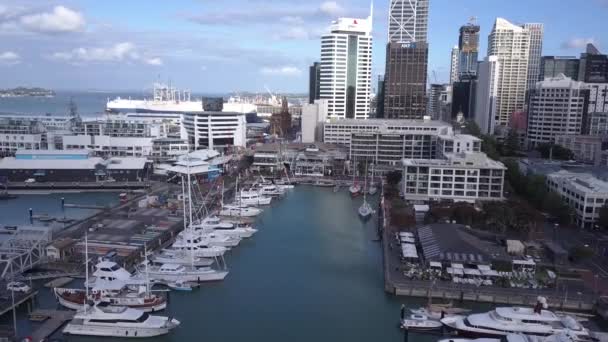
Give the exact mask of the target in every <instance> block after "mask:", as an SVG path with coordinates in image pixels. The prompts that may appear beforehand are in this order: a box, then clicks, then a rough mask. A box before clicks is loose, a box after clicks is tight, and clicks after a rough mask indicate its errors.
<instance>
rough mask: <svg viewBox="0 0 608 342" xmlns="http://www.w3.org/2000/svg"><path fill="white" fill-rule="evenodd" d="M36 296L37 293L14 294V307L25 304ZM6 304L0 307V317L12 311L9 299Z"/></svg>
mask: <svg viewBox="0 0 608 342" xmlns="http://www.w3.org/2000/svg"><path fill="white" fill-rule="evenodd" d="M37 294H38V291H32V292H28V293H26V294H22V293H20V292H15V307H18V306H19V305H21V304H23V303H25V302H27V301H28V300H30V299H32V298H34V297H35V296H36V295H37ZM7 303H8V304H7V305H5V306H1V307H0V316H2V315H4V314H6V313H7V312H10V311H12V310H13V305H12V301H11V299H9V300H8V302H7Z"/></svg>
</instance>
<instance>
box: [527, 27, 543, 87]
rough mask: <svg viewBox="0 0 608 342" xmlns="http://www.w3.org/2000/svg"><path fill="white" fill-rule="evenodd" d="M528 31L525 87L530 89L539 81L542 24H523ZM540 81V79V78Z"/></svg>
mask: <svg viewBox="0 0 608 342" xmlns="http://www.w3.org/2000/svg"><path fill="white" fill-rule="evenodd" d="M523 27H524V29H527V30H528V31H529V32H530V54H529V58H528V83H527V88H526V89H532V88H534V86H535V85H536V82H538V81H539V79H538V78H539V75H540V63H541V62H540V59H541V56H542V54H543V37H544V26H543V24H538V23H527V24H524V26H523ZM541 81H542V80H541Z"/></svg>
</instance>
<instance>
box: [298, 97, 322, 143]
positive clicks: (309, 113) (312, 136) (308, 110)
mask: <svg viewBox="0 0 608 342" xmlns="http://www.w3.org/2000/svg"><path fill="white" fill-rule="evenodd" d="M326 119H327V100H316V101H315V103H313V104H308V105H305V106H304V108H303V109H302V142H303V143H307V144H308V143H313V142H321V141H322V140H323V123H324V122H325V120H326Z"/></svg>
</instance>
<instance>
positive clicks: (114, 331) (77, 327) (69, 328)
mask: <svg viewBox="0 0 608 342" xmlns="http://www.w3.org/2000/svg"><path fill="white" fill-rule="evenodd" d="M171 329H172V328H171V327H164V328H141V327H119V326H116V325H110V326H105V325H92V324H86V325H85V324H78V323H72V322H70V323H68V324H67V325H66V326H65V328H64V329H63V334H64V335H82V336H104V337H125V338H144V337H154V336H161V335H166V334H168V333H169V331H171Z"/></svg>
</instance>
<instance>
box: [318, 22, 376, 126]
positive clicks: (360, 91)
mask: <svg viewBox="0 0 608 342" xmlns="http://www.w3.org/2000/svg"><path fill="white" fill-rule="evenodd" d="M372 12H373V11H372ZM371 32H372V16H371V15H370V17H368V18H367V19H355V18H340V19H338V20H337V21H334V22H333V23H332V25H331V28H330V33H328V34H325V35H323V36H322V37H321V77H320V81H319V89H320V98H321V99H325V100H328V116H330V117H337V118H351V119H367V118H368V116H369V113H370V101H371V78H372V35H371Z"/></svg>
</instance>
